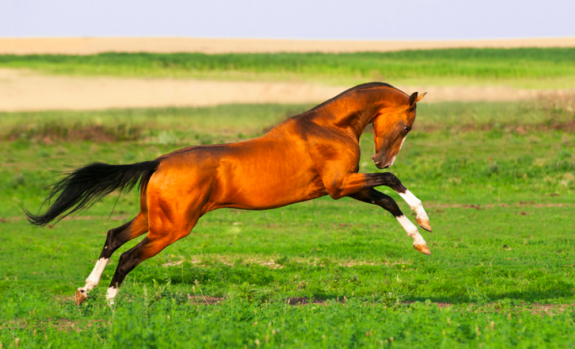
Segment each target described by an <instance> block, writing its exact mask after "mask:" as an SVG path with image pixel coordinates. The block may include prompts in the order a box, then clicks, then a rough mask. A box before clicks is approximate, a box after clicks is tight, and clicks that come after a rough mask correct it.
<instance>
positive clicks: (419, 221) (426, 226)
mask: <svg viewBox="0 0 575 349" xmlns="http://www.w3.org/2000/svg"><path fill="white" fill-rule="evenodd" d="M415 220H416V221H417V224H419V226H420V227H422V228H423V229H425V230H427V231H428V232H430V233H431V224H429V219H427V218H419V217H417V218H416V219H415Z"/></svg>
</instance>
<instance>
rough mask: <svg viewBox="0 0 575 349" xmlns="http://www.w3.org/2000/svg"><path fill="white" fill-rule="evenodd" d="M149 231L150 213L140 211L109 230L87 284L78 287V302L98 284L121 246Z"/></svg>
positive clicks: (76, 296)
mask: <svg viewBox="0 0 575 349" xmlns="http://www.w3.org/2000/svg"><path fill="white" fill-rule="evenodd" d="M147 231H148V215H147V213H142V212H140V213H139V214H138V215H137V216H136V218H134V219H133V220H131V221H130V222H128V223H126V224H124V225H122V226H120V227H118V228H114V229H110V230H109V231H108V235H107V237H106V243H105V244H104V247H103V249H102V253H100V257H99V258H98V261H97V262H96V265H95V266H94V270H92V273H90V276H88V278H87V279H86V285H85V286H84V287H80V288H78V290H77V291H76V295H75V299H76V304H78V305H80V304H82V302H84V300H86V298H87V297H88V292H90V290H92V289H93V288H94V287H96V286H97V285H98V283H99V282H100V278H101V277H102V273H103V272H104V269H105V268H106V265H107V264H108V261H109V260H110V257H111V256H112V254H113V253H114V251H116V250H117V249H118V248H120V246H122V245H123V244H125V243H126V242H128V241H130V240H132V239H135V238H137V237H138V236H141V235H142V234H144V233H146V232H147Z"/></svg>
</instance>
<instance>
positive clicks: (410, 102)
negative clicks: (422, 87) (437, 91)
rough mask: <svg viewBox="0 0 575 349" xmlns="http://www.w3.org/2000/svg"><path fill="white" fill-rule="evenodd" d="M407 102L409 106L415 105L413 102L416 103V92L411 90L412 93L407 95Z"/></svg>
mask: <svg viewBox="0 0 575 349" xmlns="http://www.w3.org/2000/svg"><path fill="white" fill-rule="evenodd" d="M407 103H408V104H409V107H410V108H413V106H415V103H417V92H413V94H412V95H411V96H409V101H407Z"/></svg>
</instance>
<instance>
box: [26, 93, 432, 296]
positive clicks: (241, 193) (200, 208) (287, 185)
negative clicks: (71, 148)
mask: <svg viewBox="0 0 575 349" xmlns="http://www.w3.org/2000/svg"><path fill="white" fill-rule="evenodd" d="M423 96H425V94H422V95H418V93H417V92H415V93H413V94H412V95H407V94H405V93H404V92H402V91H400V90H398V89H396V88H394V87H393V86H391V85H388V84H385V83H368V84H363V85H359V86H356V87H354V88H351V89H349V90H347V91H345V92H343V93H341V94H339V95H338V96H336V97H334V98H332V99H330V100H328V101H326V102H324V103H322V104H320V105H318V106H316V107H315V108H313V109H311V110H309V111H307V112H304V113H302V114H300V115H296V116H294V117H291V118H289V119H287V120H285V121H283V122H282V123H280V124H279V125H277V126H275V127H274V128H273V129H272V130H270V131H269V132H268V133H267V134H265V135H264V136H262V137H259V138H255V139H251V140H248V141H244V142H239V143H231V144H219V145H203V146H191V147H186V148H182V149H179V150H176V151H173V152H171V153H169V154H165V155H162V156H160V157H158V158H157V159H155V160H152V161H145V162H140V163H135V164H130V165H109V164H104V163H92V164H90V165H88V166H86V167H82V168H79V169H77V170H75V171H73V172H71V173H68V174H67V175H66V176H65V177H64V178H63V179H62V180H61V181H59V182H57V183H56V184H54V185H53V186H52V189H51V192H50V194H49V196H48V197H47V199H46V202H50V201H51V200H52V199H53V198H54V197H56V196H57V198H56V200H55V201H54V203H53V204H52V205H51V206H50V207H49V208H48V210H47V211H46V213H44V214H42V215H33V214H31V213H30V212H28V211H25V212H26V214H27V216H28V220H29V221H30V222H31V223H32V224H35V225H46V224H48V223H49V222H51V221H53V220H55V219H58V220H59V219H62V218H63V217H65V216H67V215H69V214H71V213H74V212H77V211H79V210H82V209H86V208H88V207H89V206H90V205H91V204H93V203H94V202H95V201H96V200H99V199H100V198H101V197H103V196H104V195H107V194H110V193H111V192H113V191H115V190H120V191H122V190H130V189H131V188H133V187H134V186H135V185H136V184H137V183H138V182H139V183H140V185H139V188H140V190H139V192H140V212H139V213H138V214H137V215H136V217H135V218H134V219H132V220H131V221H130V222H129V223H126V224H124V225H122V226H120V227H118V228H115V229H111V230H110V231H108V234H107V238H106V242H105V244H104V248H103V249H102V253H101V254H100V257H99V259H98V261H97V263H96V266H95V267H94V270H93V271H92V273H91V274H90V275H89V276H88V278H87V279H86V284H85V286H84V287H81V288H78V290H77V291H76V295H75V298H76V303H78V305H80V304H81V303H82V302H83V301H84V300H85V299H86V297H87V295H88V292H89V291H90V290H92V289H93V288H94V287H95V286H96V285H98V283H99V281H100V277H101V276H102V273H103V271H104V268H105V267H106V264H107V263H108V261H109V259H110V257H111V255H112V254H113V253H114V251H116V250H117V249H118V248H119V247H120V246H122V245H123V244H125V243H126V242H127V241H130V240H132V239H135V238H137V237H138V236H141V235H143V234H145V233H146V232H147V233H148V234H147V235H146V237H145V238H144V239H143V240H142V241H141V242H140V243H138V244H137V245H136V246H134V247H133V248H132V249H130V250H128V251H126V252H125V253H123V254H122V255H121V256H120V259H119V263H118V267H117V268H116V272H115V273H114V276H113V278H112V281H111V283H110V286H109V288H108V290H107V294H106V298H107V300H108V301H110V302H111V303H113V299H114V297H115V296H116V295H117V293H118V289H119V287H120V285H121V284H122V282H123V281H124V279H125V278H126V276H127V274H128V273H129V272H130V271H132V270H133V269H134V268H135V267H136V266H137V265H138V264H140V263H142V262H143V261H144V260H146V259H148V258H151V257H153V256H155V255H156V254H158V253H159V252H160V251H162V250H163V249H164V248H166V247H167V246H169V245H171V244H173V243H174V242H176V241H177V240H179V239H181V238H183V237H186V236H188V235H189V234H190V232H191V231H192V229H193V228H194V225H195V224H196V223H197V222H198V219H200V217H202V216H203V215H205V214H206V213H208V212H210V211H213V210H216V209H219V208H236V209H246V210H266V209H273V208H277V207H282V206H285V205H289V204H293V203H297V202H302V201H306V200H312V199H315V198H318V197H321V196H325V195H329V196H331V197H332V198H333V199H335V200H337V199H340V198H342V197H345V196H347V197H351V198H354V199H356V200H359V201H362V202H365V203H369V204H374V205H377V206H380V207H382V208H384V209H385V210H387V211H389V212H390V213H391V214H392V215H393V216H394V217H395V218H396V219H397V220H398V222H399V224H401V226H402V227H403V228H404V229H405V231H406V232H407V235H408V236H410V237H412V238H413V247H414V248H415V249H416V250H417V251H419V252H421V253H424V254H431V252H430V251H429V248H428V247H427V244H426V242H425V240H424V239H423V237H422V236H421V235H420V234H419V232H418V229H417V227H416V226H415V225H414V224H413V223H411V222H410V221H409V220H408V219H407V218H406V217H405V216H404V214H403V213H402V212H401V210H400V209H399V207H398V205H397V203H396V202H395V201H394V200H393V199H392V198H391V197H389V196H388V195H385V194H383V193H381V192H379V191H377V190H375V189H374V187H377V186H381V185H385V186H388V187H390V188H392V189H393V190H395V191H396V192H397V193H398V194H399V195H400V196H401V197H402V198H403V199H404V200H405V201H406V202H407V204H408V205H409V207H410V208H411V209H412V210H413V211H415V213H416V214H417V216H416V220H417V223H418V224H419V226H420V227H422V228H423V229H425V230H428V231H431V227H430V224H429V218H428V216H427V214H426V212H425V210H424V209H423V206H422V203H421V201H420V200H419V199H417V198H416V197H415V196H414V195H413V194H412V193H411V192H410V191H409V190H407V188H406V187H405V186H404V185H403V184H402V183H401V182H400V181H399V179H398V178H397V177H396V176H395V175H393V174H392V173H389V172H385V173H358V171H359V160H360V147H359V138H360V136H361V134H362V132H363V131H364V129H365V127H366V126H367V125H368V124H370V123H373V129H374V140H375V151H376V153H375V155H374V156H373V157H372V159H373V161H374V163H375V166H376V167H377V168H379V169H386V168H389V167H391V166H392V165H393V163H394V161H395V158H396V156H397V154H398V153H399V151H400V149H401V146H402V144H403V142H404V141H405V138H406V137H407V135H408V133H409V131H410V130H411V129H412V127H413V123H414V121H415V114H416V103H417V102H419V101H420V100H421V99H422V98H423Z"/></svg>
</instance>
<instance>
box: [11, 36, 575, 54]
mask: <svg viewBox="0 0 575 349" xmlns="http://www.w3.org/2000/svg"><path fill="white" fill-rule="evenodd" d="M574 46H575V37H572V38H536V39H492V40H441V41H360V40H289V39H208V38H171V37H163V38H0V54H18V55H24V54H69V55H70V54H74V55H89V54H96V53H102V52H157V53H173V52H201V53H274V52H325V53H339V52H365V51H372V52H385V51H400V50H427V49H441V48H462V47H470V48H516V47H574Z"/></svg>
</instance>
